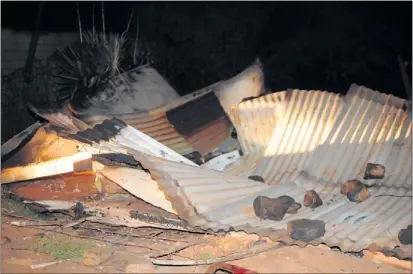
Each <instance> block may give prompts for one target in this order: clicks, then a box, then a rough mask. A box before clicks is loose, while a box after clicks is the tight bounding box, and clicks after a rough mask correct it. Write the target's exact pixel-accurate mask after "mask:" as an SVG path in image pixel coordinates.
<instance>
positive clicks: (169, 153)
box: [49, 118, 197, 166]
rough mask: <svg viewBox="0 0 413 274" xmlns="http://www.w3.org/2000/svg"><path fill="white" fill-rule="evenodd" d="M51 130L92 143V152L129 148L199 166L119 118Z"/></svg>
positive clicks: (117, 150)
mask: <svg viewBox="0 0 413 274" xmlns="http://www.w3.org/2000/svg"><path fill="white" fill-rule="evenodd" d="M49 130H53V131H56V132H57V133H58V134H62V135H65V136H66V137H67V138H71V139H75V140H78V141H81V142H84V143H86V144H89V145H91V146H92V150H91V151H92V152H97V151H99V149H102V150H103V151H102V152H101V153H106V152H108V151H109V152H111V151H114V152H119V153H122V152H123V153H127V150H128V149H132V150H137V151H141V152H144V153H146V154H148V155H153V156H156V157H160V158H164V159H168V160H170V161H178V162H182V163H185V164H187V165H192V166H197V165H196V164H195V163H193V162H191V161H190V160H188V159H187V158H185V157H183V156H182V155H180V154H179V153H177V152H175V151H173V150H172V149H170V148H169V147H167V146H165V145H163V144H161V143H159V142H158V141H156V140H154V139H152V138H151V137H149V136H148V135H146V134H144V133H142V132H140V131H139V130H137V129H135V128H133V127H131V126H128V125H127V124H125V123H124V122H123V121H121V120H119V119H117V118H113V119H111V120H106V121H104V122H103V123H102V124H97V125H95V126H94V127H93V128H88V129H87V130H85V131H69V132H66V129H63V128H58V127H55V128H53V127H51V128H49ZM69 130H70V128H69ZM93 148H94V149H93ZM96 150H97V151H96ZM122 150H124V151H122Z"/></svg>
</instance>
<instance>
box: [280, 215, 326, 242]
mask: <svg viewBox="0 0 413 274" xmlns="http://www.w3.org/2000/svg"><path fill="white" fill-rule="evenodd" d="M325 226H326V224H325V223H324V222H323V221H321V220H309V219H299V220H293V221H290V222H288V225H287V231H288V234H289V235H290V237H291V238H293V239H295V240H300V241H304V242H311V241H313V240H315V239H318V238H320V237H322V236H324V233H325V232H326V229H325Z"/></svg>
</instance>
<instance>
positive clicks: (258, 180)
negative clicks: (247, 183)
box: [248, 175, 265, 183]
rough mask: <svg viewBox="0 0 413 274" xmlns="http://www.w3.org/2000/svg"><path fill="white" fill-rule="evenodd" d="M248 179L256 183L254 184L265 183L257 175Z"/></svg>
mask: <svg viewBox="0 0 413 274" xmlns="http://www.w3.org/2000/svg"><path fill="white" fill-rule="evenodd" d="M248 179H250V180H253V181H256V182H261V183H265V181H264V178H262V177H261V176H259V175H251V176H249V177H248Z"/></svg>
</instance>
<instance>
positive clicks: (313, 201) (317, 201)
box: [303, 190, 323, 208]
mask: <svg viewBox="0 0 413 274" xmlns="http://www.w3.org/2000/svg"><path fill="white" fill-rule="evenodd" d="M303 204H304V206H305V207H311V208H316V207H319V206H321V205H322V204H323V201H322V200H321V198H320V196H319V195H318V194H317V192H315V191H314V190H310V191H307V192H306V193H305V196H304V201H303Z"/></svg>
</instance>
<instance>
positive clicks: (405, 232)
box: [399, 225, 412, 245]
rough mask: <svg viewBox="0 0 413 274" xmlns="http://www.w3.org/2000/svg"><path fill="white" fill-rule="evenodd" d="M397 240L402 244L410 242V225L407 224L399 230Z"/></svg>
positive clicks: (409, 243)
mask: <svg viewBox="0 0 413 274" xmlns="http://www.w3.org/2000/svg"><path fill="white" fill-rule="evenodd" d="M399 241H400V243H401V244H403V245H411V244H412V225H408V226H407V228H405V229H402V230H400V232H399Z"/></svg>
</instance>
